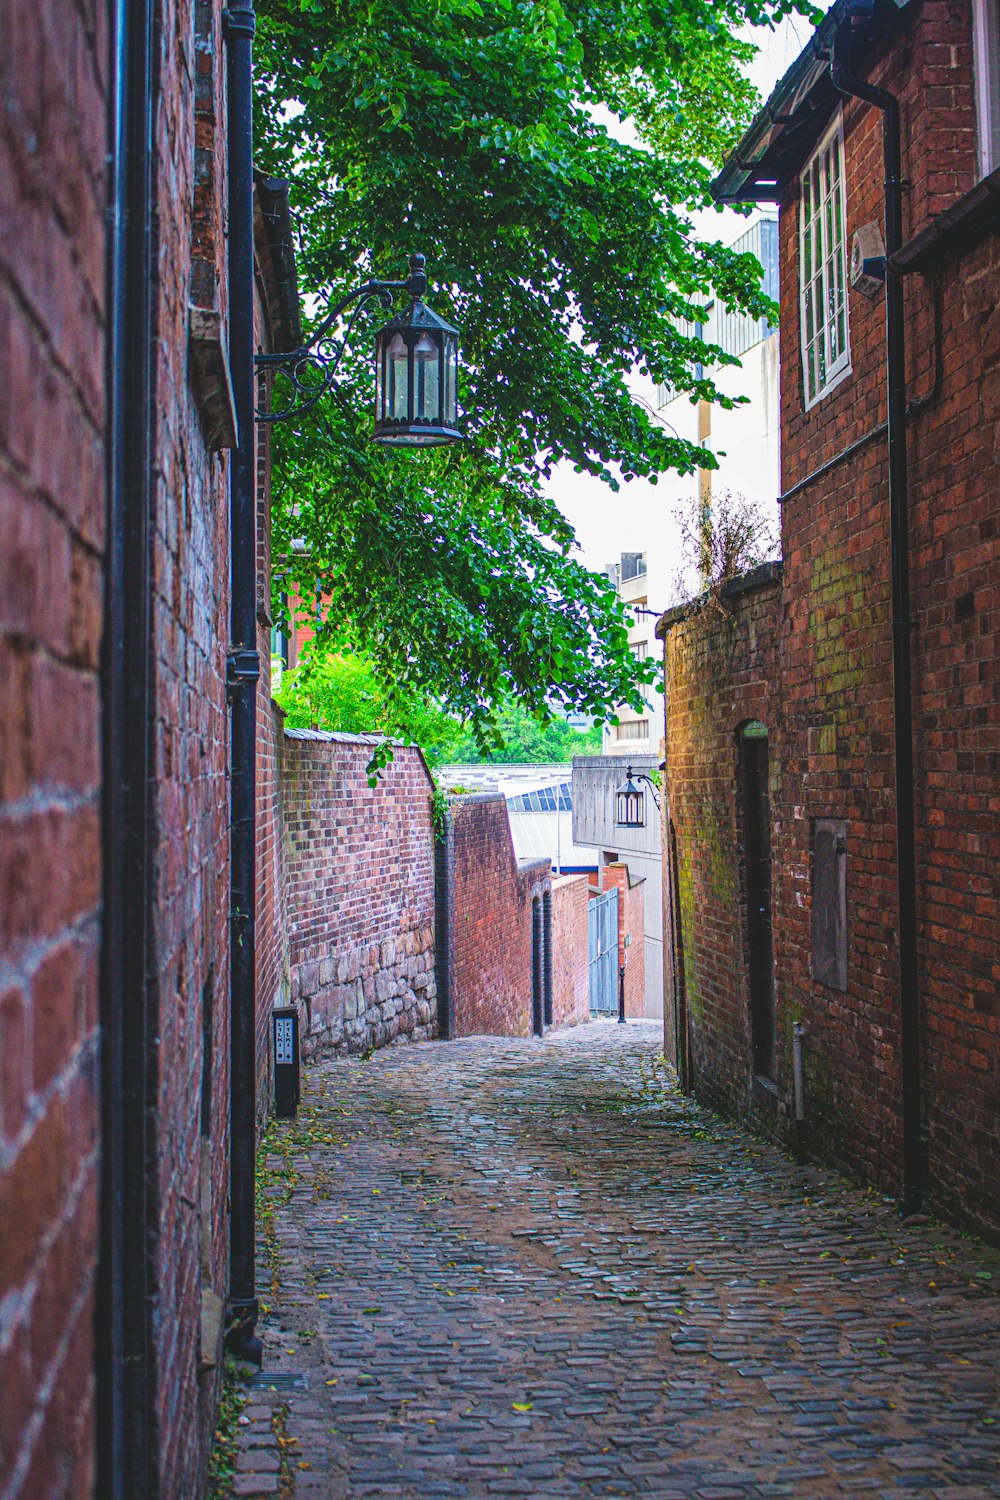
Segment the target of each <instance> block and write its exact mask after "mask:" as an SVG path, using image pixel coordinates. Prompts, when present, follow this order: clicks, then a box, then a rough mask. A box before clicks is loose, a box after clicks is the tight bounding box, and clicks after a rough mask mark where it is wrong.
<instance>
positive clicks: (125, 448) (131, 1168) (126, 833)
mask: <svg viewBox="0 0 1000 1500" xmlns="http://www.w3.org/2000/svg"><path fill="white" fill-rule="evenodd" d="M108 16H109V20H110V23H111V25H110V38H109V40H110V56H109V63H110V69H109V77H110V105H109V116H110V118H109V134H108V164H109V193H108V204H107V209H108V215H107V241H106V273H107V280H106V288H107V333H106V338H107V348H106V365H105V390H106V400H107V407H106V428H105V431H106V435H107V448H106V462H107V471H106V475H107V513H106V514H107V534H106V535H107V540H106V551H105V599H104V629H103V640H102V646H101V734H102V742H103V743H102V783H103V785H102V810H101V811H102V825H103V826H102V850H103V872H102V878H103V921H102V932H101V1009H100V1026H101V1093H102V1098H101V1240H100V1260H99V1266H98V1287H97V1318H96V1325H95V1327H96V1341H97V1370H96V1375H97V1379H96V1395H97V1454H96V1458H97V1480H96V1485H97V1493H98V1494H99V1495H100V1496H101V1497H102V1500H144V1497H146V1496H148V1495H150V1494H152V1493H154V1492H155V1491H156V1472H157V1462H158V1460H157V1434H156V1431H155V1423H153V1422H152V1421H151V1390H152V1386H153V1384H154V1383H155V1379H154V1375H155V1372H154V1370H153V1354H152V1349H151V1345H150V1305H151V1304H150V1266H149V1182H150V1177H149V1162H148V1152H149V1145H150V1142H149V1133H148V1128H147V1126H148V1118H149V1098H148V1094H149V1081H150V1075H149V1034H150V1025H151V1020H150V1009H149V1007H150V1001H149V984H148V974H149V953H148V932H149V921H148V915H149V914H148V902H149V890H150V878H149V862H150V845H151V840H152V831H151V822H150V810H149V802H148V797H149V786H150V767H151V764H152V760H151V722H152V721H151V714H150V702H151V699H150V692H151V677H150V640H151V634H150V600H151V597H152V591H151V580H150V535H151V527H152V520H151V514H152V493H151V490H152V472H153V463H152V443H153V433H154V428H155V373H154V362H153V349H154V342H153V329H154V317H153V312H154V307H153V299H154V287H155V280H156V271H155V243H156V223H155V199H156V194H155V189H154V176H155V169H156V151H155V128H154V120H155V113H156V67H155V62H154V56H155V50H156V40H157V30H156V23H155V17H154V13H153V4H152V0H113V4H112V5H111V6H110V7H109V10H108Z"/></svg>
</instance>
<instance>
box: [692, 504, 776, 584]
mask: <svg viewBox="0 0 1000 1500" xmlns="http://www.w3.org/2000/svg"><path fill="white" fill-rule="evenodd" d="M674 514H675V516H676V518H677V523H678V530H679V533H680V560H681V563H682V568H681V569H680V571H678V573H677V575H676V577H675V579H674V595H675V598H676V599H677V601H678V603H680V602H682V601H684V600H687V599H689V598H690V597H691V595H692V592H693V591H694V590H693V588H692V579H693V578H697V579H698V586H699V587H700V588H701V589H702V590H705V591H707V592H709V593H710V594H711V595H712V598H713V600H714V601H715V602H716V603H717V602H718V600H719V596H720V590H721V588H722V585H723V584H725V583H728V582H729V581H730V579H732V578H738V577H739V576H740V574H741V573H747V572H749V571H750V569H751V568H756V567H758V566H759V565H760V564H761V563H765V562H771V561H773V560H774V559H775V558H777V557H778V556H780V553H781V541H780V538H779V536H778V533H777V528H776V526H775V521H774V518H773V517H772V516H771V515H770V514H769V513H768V508H767V507H765V506H762V505H760V504H759V503H757V502H755V501H753V500H750V499H748V497H747V496H746V495H741V494H737V493H735V492H734V491H732V490H721V491H720V492H719V493H718V494H717V495H713V496H712V502H711V506H710V507H708V508H706V507H705V506H704V504H703V502H702V499H701V497H700V496H692V497H691V498H690V499H688V500H686V501H681V502H680V503H679V504H678V505H677V507H676V509H675V512H674Z"/></svg>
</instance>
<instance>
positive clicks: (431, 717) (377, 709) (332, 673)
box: [275, 643, 463, 765]
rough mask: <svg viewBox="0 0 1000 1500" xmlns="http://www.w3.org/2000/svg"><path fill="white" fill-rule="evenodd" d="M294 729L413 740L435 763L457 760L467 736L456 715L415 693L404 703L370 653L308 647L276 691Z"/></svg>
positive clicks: (286, 673) (311, 644)
mask: <svg viewBox="0 0 1000 1500" xmlns="http://www.w3.org/2000/svg"><path fill="white" fill-rule="evenodd" d="M275 696H276V698H277V700H278V702H279V703H280V705H281V707H282V708H283V709H284V711H285V714H286V723H287V725H288V727H289V729H329V730H336V731H341V732H347V733H348V734H385V735H389V736H398V737H400V738H406V739H412V740H413V742H414V743H415V744H417V745H419V746H420V748H421V750H422V751H423V752H424V755H425V756H426V757H427V760H428V762H429V763H430V764H431V765H438V764H440V763H441V762H442V761H447V760H450V759H451V758H452V755H453V753H454V749H455V747H456V746H457V745H458V744H459V742H460V741H461V740H462V738H463V731H462V726H461V724H460V723H459V722H458V720H457V719H455V718H453V717H452V715H450V714H447V713H445V712H444V711H443V709H440V708H438V707H436V706H435V705H434V704H430V703H426V702H424V701H422V700H421V699H420V698H419V697H418V696H417V695H416V694H413V695H411V697H410V699H409V700H407V701H404V702H401V703H400V704H399V709H398V710H397V707H396V703H397V702H398V701H399V699H400V695H399V694H398V693H397V694H396V695H395V701H394V700H393V698H392V697H391V696H390V694H389V692H388V691H387V689H386V688H385V687H384V686H383V684H382V683H380V682H379V680H378V678H377V677H376V675H375V672H374V670H373V668H372V664H371V662H370V661H369V660H368V658H367V657H365V656H361V655H358V654H357V653H355V652H350V651H346V652H345V651H331V650H323V649H317V648H316V645H315V643H310V645H308V646H306V648H305V650H304V652H303V654H302V658H301V661H300V663H299V665H298V666H297V667H295V669H294V670H293V671H290V672H289V671H285V672H283V673H282V674H281V681H280V684H279V686H278V688H277V691H276V694H275Z"/></svg>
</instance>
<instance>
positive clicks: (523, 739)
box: [448, 703, 601, 765]
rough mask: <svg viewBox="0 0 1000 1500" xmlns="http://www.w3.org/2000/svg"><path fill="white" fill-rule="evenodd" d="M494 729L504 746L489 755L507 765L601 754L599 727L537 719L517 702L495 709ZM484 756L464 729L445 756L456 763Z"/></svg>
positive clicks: (473, 737) (471, 736)
mask: <svg viewBox="0 0 1000 1500" xmlns="http://www.w3.org/2000/svg"><path fill="white" fill-rule="evenodd" d="M497 729H498V730H499V732H500V735H501V736H502V738H503V749H502V750H500V751H494V752H493V753H492V754H491V755H490V756H489V757H488V759H489V760H491V761H494V762H496V761H500V762H503V763H504V764H507V765H517V764H521V765H523V764H535V765H538V764H551V763H554V762H560V761H570V760H572V759H573V756H574V755H600V753H601V730H600V726H599V725H595V726H594V728H592V729H574V728H573V726H572V725H571V724H568V723H567V722H566V720H565V719H560V718H553V719H550V720H549V722H548V723H547V724H542V723H540V722H539V721H538V719H537V718H536V717H535V715H534V714H530V713H528V712H527V711H526V710H525V709H523V708H521V707H519V706H518V705H517V704H516V703H515V704H511V705H509V706H508V707H505V708H501V709H500V710H499V711H498V713H497ZM485 758H487V757H484V756H483V754H482V751H481V750H480V748H479V746H478V745H477V744H476V740H475V736H474V735H473V734H470V733H469V732H468V731H466V732H465V733H464V734H462V735H461V736H460V737H458V738H457V739H456V740H455V741H454V742H453V743H452V744H451V745H450V746H449V749H448V759H449V760H450V761H452V762H454V763H456V764H459V765H464V764H475V763H477V762H481V761H482V760H484V759H485Z"/></svg>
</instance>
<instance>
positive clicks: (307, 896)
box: [281, 729, 437, 1056]
mask: <svg viewBox="0 0 1000 1500" xmlns="http://www.w3.org/2000/svg"><path fill="white" fill-rule="evenodd" d="M375 743H377V741H376V740H374V739H373V738H364V737H362V736H359V735H336V734H328V733H325V732H323V731H314V730H301V729H291V730H286V731H285V735H284V742H283V750H282V760H283V763H282V775H281V788H282V810H283V819H284V829H285V854H284V870H285V882H286V897H285V899H286V906H287V917H288V935H289V958H290V963H291V995H292V998H293V1000H295V1001H296V1002H298V1003H299V1004H300V1006H301V1008H302V1010H303V1012H304V1014H303V1022H302V1024H303V1039H304V1040H303V1050H304V1052H305V1055H306V1056H312V1055H314V1054H315V1053H316V1052H317V1051H320V1050H335V1051H338V1052H345V1051H350V1052H360V1051H361V1050H362V1049H363V1048H365V1047H367V1046H382V1045H383V1044H384V1043H386V1042H389V1041H392V1040H393V1039H394V1038H395V1037H396V1036H398V1035H400V1034H403V1035H409V1036H412V1037H413V1038H414V1039H419V1038H422V1037H427V1036H430V1035H431V1034H432V1033H433V1032H434V1030H435V1028H436V1006H435V1000H436V995H437V987H436V983H435V975H434V835H433V827H432V822H431V791H432V783H431V779H430V776H429V774H428V771H427V767H426V766H425V764H424V759H423V756H422V755H421V754H420V751H419V750H415V749H412V748H408V747H402V746H401V747H399V748H398V749H397V750H396V753H395V756H394V758H393V760H392V762H391V763H390V764H389V766H388V767H387V768H386V770H385V771H384V772H383V773H382V777H381V779H380V781H379V782H378V784H377V785H376V786H375V787H371V786H369V784H368V776H367V773H366V770H365V767H366V766H367V764H368V761H369V760H370V758H371V753H372V747H373V745H374V744H375Z"/></svg>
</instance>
